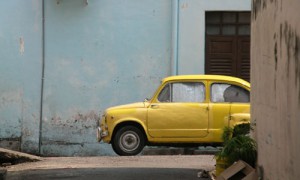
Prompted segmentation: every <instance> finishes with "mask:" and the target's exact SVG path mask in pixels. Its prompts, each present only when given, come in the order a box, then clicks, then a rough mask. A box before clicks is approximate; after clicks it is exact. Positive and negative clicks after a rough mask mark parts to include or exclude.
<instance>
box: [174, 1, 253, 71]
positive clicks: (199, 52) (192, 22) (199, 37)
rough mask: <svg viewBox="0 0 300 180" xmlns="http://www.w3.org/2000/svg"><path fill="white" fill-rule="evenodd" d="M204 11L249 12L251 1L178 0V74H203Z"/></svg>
mask: <svg viewBox="0 0 300 180" xmlns="http://www.w3.org/2000/svg"><path fill="white" fill-rule="evenodd" d="M206 11H251V0H180V3H179V32H178V33H179V35H178V45H179V46H178V67H179V68H178V72H179V74H204V73H205V71H204V69H205V12H206Z"/></svg>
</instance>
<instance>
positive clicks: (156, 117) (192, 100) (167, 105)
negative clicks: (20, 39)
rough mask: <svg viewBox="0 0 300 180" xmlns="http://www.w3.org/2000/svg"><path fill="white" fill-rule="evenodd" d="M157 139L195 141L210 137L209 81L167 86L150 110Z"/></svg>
mask: <svg viewBox="0 0 300 180" xmlns="http://www.w3.org/2000/svg"><path fill="white" fill-rule="evenodd" d="M147 127H148V132H149V134H150V136H152V137H154V138H195V137H205V136H206V135H207V134H208V103H207V98H206V86H205V82H173V83H166V84H165V85H164V87H163V88H162V90H161V91H160V93H159V94H158V95H157V97H155V98H154V100H153V102H152V103H151V104H150V106H149V108H148V118H147Z"/></svg>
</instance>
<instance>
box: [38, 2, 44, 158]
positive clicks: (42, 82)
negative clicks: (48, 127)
mask: <svg viewBox="0 0 300 180" xmlns="http://www.w3.org/2000/svg"><path fill="white" fill-rule="evenodd" d="M44 77H45V0H43V1H42V79H41V101H40V126H39V155H41V154H42V127H43V126H42V125H43V97H44Z"/></svg>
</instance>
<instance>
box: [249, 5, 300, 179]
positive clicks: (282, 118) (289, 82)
mask: <svg viewBox="0 0 300 180" xmlns="http://www.w3.org/2000/svg"><path fill="white" fill-rule="evenodd" d="M252 3H253V11H252V12H253V13H252V32H251V33H252V34H251V37H252V38H251V50H252V51H251V67H252V69H251V86H252V87H251V94H252V97H251V103H252V112H251V113H252V120H253V121H254V122H256V132H255V136H256V140H257V143H258V168H257V169H258V171H259V174H260V175H261V176H263V177H264V179H270V180H271V179H272V180H276V179H299V177H300V171H299V169H300V156H299V152H300V139H299V127H300V121H299V120H300V49H299V47H300V23H299V9H300V3H299V1H298V0H290V1H284V0H276V1H267V0H253V2H252Z"/></svg>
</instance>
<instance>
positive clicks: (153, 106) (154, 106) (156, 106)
mask: <svg viewBox="0 0 300 180" xmlns="http://www.w3.org/2000/svg"><path fill="white" fill-rule="evenodd" d="M151 108H152V109H157V108H159V105H157V104H152V105H151Z"/></svg>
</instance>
